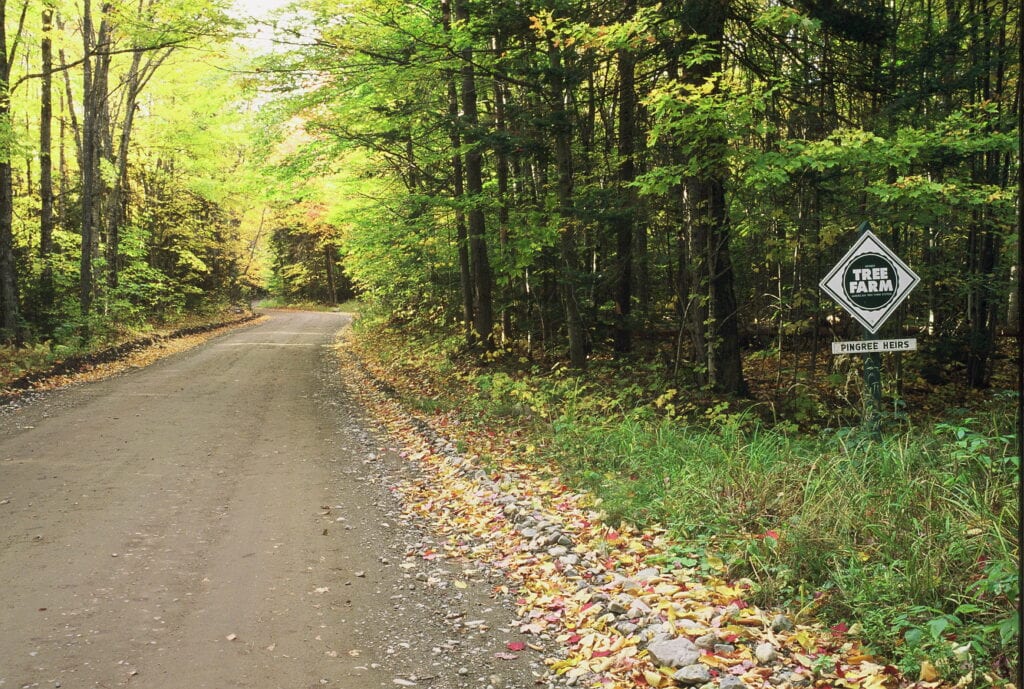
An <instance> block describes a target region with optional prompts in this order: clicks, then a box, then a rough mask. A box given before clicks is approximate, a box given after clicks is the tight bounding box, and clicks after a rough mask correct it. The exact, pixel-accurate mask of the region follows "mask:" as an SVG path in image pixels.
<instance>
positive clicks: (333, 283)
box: [324, 244, 338, 306]
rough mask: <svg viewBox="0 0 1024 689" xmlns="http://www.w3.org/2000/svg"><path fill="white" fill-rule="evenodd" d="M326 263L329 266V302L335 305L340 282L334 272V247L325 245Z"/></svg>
mask: <svg viewBox="0 0 1024 689" xmlns="http://www.w3.org/2000/svg"><path fill="white" fill-rule="evenodd" d="M324 264H325V266H326V268H327V303H328V304H330V305H331V306H334V305H335V304H337V303H338V284H337V278H336V277H335V274H334V267H335V266H334V247H333V246H332V245H330V244H328V245H327V246H325V247H324Z"/></svg>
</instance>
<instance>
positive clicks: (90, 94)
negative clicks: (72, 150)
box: [78, 0, 105, 315]
mask: <svg viewBox="0 0 1024 689" xmlns="http://www.w3.org/2000/svg"><path fill="white" fill-rule="evenodd" d="M83 1H84V7H83V10H82V43H83V48H84V50H85V60H84V61H83V63H82V93H83V96H82V98H83V104H84V111H83V115H82V146H81V150H80V154H81V159H80V160H81V162H80V164H79V168H80V170H81V175H82V252H81V256H80V259H79V275H78V299H79V308H80V310H81V312H82V314H83V315H85V314H88V313H89V312H90V311H91V310H92V301H93V265H92V258H93V252H94V250H95V245H96V240H97V230H98V224H99V223H98V217H99V183H100V180H99V121H98V120H99V107H100V103H99V102H98V101H99V99H98V98H97V90H98V88H97V83H96V82H97V81H100V80H101V75H100V74H95V73H94V66H95V65H96V62H97V60H96V58H95V57H94V56H93V52H94V49H95V48H96V46H97V45H98V44H99V43H100V41H96V42H95V43H94V36H93V21H92V3H91V0H83ZM103 33H104V30H103V22H101V28H100V34H103ZM104 95H105V94H104Z"/></svg>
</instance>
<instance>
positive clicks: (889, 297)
mask: <svg viewBox="0 0 1024 689" xmlns="http://www.w3.org/2000/svg"><path fill="white" fill-rule="evenodd" d="M920 281H921V278H919V277H918V276H917V274H916V273H914V271H912V270H911V269H910V268H908V267H907V265H906V264H905V263H904V262H903V261H901V260H900V259H899V257H898V256H896V254H894V253H893V252H892V251H890V250H889V247H887V246H886V245H885V244H883V243H882V241H881V240H880V239H879V238H878V237H876V236H875V235H874V233H873V232H871V230H867V231H865V232H864V233H863V234H861V236H860V238H859V239H858V240H857V243H856V244H854V245H853V248H851V249H850V250H849V251H847V252H846V255H845V256H843V258H842V259H840V261H839V263H837V264H836V266H835V268H833V269H832V270H831V272H829V274H828V275H826V276H825V279H824V280H822V281H821V283H819V286H820V287H821V289H823V290H825V292H827V293H828V295H829V296H830V297H832V298H833V299H835V300H836V301H837V302H839V305H840V306H842V307H843V308H844V309H846V310H847V311H849V312H850V314H852V315H853V317H854V318H856V319H857V321H858V322H859V323H860V324H861V325H863V326H864V327H865V328H867V329H868V331H869V332H872V333H876V332H878V329H879V328H881V327H882V324H883V323H885V321H886V319H887V318H889V316H890V315H891V314H892V312H893V311H895V310H896V307H897V306H899V305H900V304H901V303H902V302H903V300H904V299H906V297H907V295H908V294H910V291H911V290H912V289H914V287H916V286H917V283H918V282H920Z"/></svg>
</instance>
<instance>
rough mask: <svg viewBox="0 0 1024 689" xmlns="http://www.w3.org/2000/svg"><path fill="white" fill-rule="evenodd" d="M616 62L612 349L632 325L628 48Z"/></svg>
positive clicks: (632, 94)
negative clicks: (616, 199) (618, 200)
mask: <svg viewBox="0 0 1024 689" xmlns="http://www.w3.org/2000/svg"><path fill="white" fill-rule="evenodd" d="M626 11H627V14H628V16H632V15H633V14H634V13H635V12H636V1H635V0H630V1H629V2H628V3H627V6H626ZM618 64H619V84H618V86H619V122H618V125H619V126H618V129H619V140H618V156H619V158H618V170H617V171H616V172H617V179H618V183H619V186H618V193H619V196H620V197H621V206H620V207H619V209H618V210H617V212H616V215H615V217H614V219H613V226H614V230H615V238H616V255H615V258H616V269H617V270H616V281H617V286H616V290H615V351H616V352H619V353H626V352H629V351H630V350H631V349H632V348H633V342H632V340H633V325H632V321H631V318H630V313H631V311H632V306H633V304H632V302H633V239H634V237H633V236H634V234H635V233H636V190H635V189H634V188H633V187H632V186H631V185H632V183H633V182H634V181H635V180H636V163H635V161H634V160H633V154H634V153H635V150H636V125H635V123H634V121H635V119H636V84H635V81H636V56H634V55H633V52H632V51H631V50H629V49H626V48H622V49H620V50H619V51H618Z"/></svg>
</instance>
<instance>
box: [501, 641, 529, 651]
mask: <svg viewBox="0 0 1024 689" xmlns="http://www.w3.org/2000/svg"><path fill="white" fill-rule="evenodd" d="M505 647H506V648H507V649H508V650H510V651H522V650H524V649H525V648H526V644H525V643H523V642H522V641H509V642H508V643H507V644H505Z"/></svg>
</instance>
